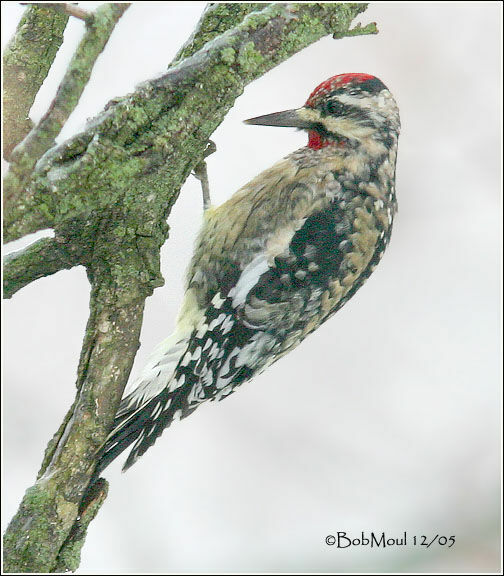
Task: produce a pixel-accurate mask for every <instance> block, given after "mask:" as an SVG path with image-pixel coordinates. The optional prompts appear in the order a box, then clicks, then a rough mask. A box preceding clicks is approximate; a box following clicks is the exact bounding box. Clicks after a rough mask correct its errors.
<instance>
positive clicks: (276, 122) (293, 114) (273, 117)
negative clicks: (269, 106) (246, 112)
mask: <svg viewBox="0 0 504 576" xmlns="http://www.w3.org/2000/svg"><path fill="white" fill-rule="evenodd" d="M305 110H306V109H305V108H298V109H297V110H284V111H283V112H274V113H273V114H265V115H264V116H257V117H256V118H249V119H248V120H244V122H245V124H256V125H258V126H284V127H292V128H311V127H312V126H313V121H308V119H307V118H303V116H304V114H303V112H304V111H305Z"/></svg>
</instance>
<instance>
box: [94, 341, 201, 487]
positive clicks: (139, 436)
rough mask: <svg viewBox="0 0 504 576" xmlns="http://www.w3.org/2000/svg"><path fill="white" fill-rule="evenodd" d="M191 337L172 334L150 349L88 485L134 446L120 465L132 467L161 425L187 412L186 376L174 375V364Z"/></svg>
mask: <svg viewBox="0 0 504 576" xmlns="http://www.w3.org/2000/svg"><path fill="white" fill-rule="evenodd" d="M189 341H190V339H189V338H187V337H185V338H176V337H172V338H169V339H168V340H165V341H164V342H163V343H162V344H160V345H159V346H158V347H157V348H156V350H155V351H154V352H153V354H152V356H151V358H150V360H149V362H148V364H147V366H146V368H145V369H144V371H143V372H142V375H141V376H140V378H139V379H138V380H136V381H135V382H134V384H133V390H132V391H131V392H130V393H129V394H127V395H126V396H125V397H124V398H123V399H122V401H121V404H120V406H119V409H118V411H117V414H116V417H115V421H114V427H113V429H112V432H111V433H110V434H109V436H108V437H107V439H106V441H105V442H104V444H103V445H102V446H101V448H100V450H99V455H100V456H99V461H98V464H97V466H96V469H95V472H94V475H93V479H92V481H91V483H90V484H92V483H93V481H95V480H96V479H98V477H99V475H100V474H101V472H103V470H104V469H105V468H106V467H107V466H108V465H109V464H110V463H111V462H112V461H113V460H114V459H115V458H116V457H117V456H119V454H121V453H122V452H123V451H124V450H126V449H127V448H128V447H129V446H131V445H133V448H132V450H131V451H130V453H129V455H128V458H127V459H126V462H125V464H124V466H123V471H124V470H126V469H128V468H129V467H130V466H132V465H133V464H134V463H135V461H136V460H137V459H138V458H139V457H140V456H141V455H142V454H144V452H145V451H146V450H147V449H148V448H149V447H150V446H152V444H154V442H155V441H156V439H157V438H158V437H159V436H160V435H161V432H162V431H163V429H164V428H166V427H168V426H169V425H170V424H171V422H172V421H173V420H174V419H176V418H177V417H180V416H182V413H184V416H185V415H187V414H188V412H187V410H186V409H185V407H186V406H185V405H186V403H185V398H186V396H187V392H188V387H187V386H186V385H185V384H186V382H185V380H186V378H185V377H184V378H180V377H177V366H178V364H179V362H180V359H181V358H182V357H183V356H184V354H185V352H186V350H187V347H188V344H189Z"/></svg>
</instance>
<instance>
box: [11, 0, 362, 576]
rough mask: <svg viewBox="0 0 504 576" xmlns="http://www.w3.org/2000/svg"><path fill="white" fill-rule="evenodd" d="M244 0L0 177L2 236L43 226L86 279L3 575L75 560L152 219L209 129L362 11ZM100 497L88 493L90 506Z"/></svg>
mask: <svg viewBox="0 0 504 576" xmlns="http://www.w3.org/2000/svg"><path fill="white" fill-rule="evenodd" d="M221 6H222V8H221ZM253 6H257V5H252V4H250V5H247V6H246V7H245V8H234V5H218V6H217V7H216V8H214V9H213V10H214V11H215V13H217V12H218V14H219V18H221V19H222V22H221V23H220V24H219V31H220V30H226V31H225V32H222V33H221V32H216V33H213V32H212V31H211V29H210V27H209V28H208V30H207V27H206V26H207V23H209V22H210V20H209V19H210V17H211V16H212V14H215V13H212V11H211V10H210V9H209V10H207V12H205V14H204V16H203V18H202V21H201V22H200V24H201V27H200V28H199V29H198V31H197V32H196V34H195V35H194V37H193V38H192V39H191V41H190V42H189V43H188V44H187V45H186V46H185V48H184V50H183V51H182V52H181V53H180V55H179V58H183V59H182V60H180V59H179V60H177V61H176V65H174V66H173V67H171V68H170V69H169V70H168V71H167V72H166V73H165V74H163V75H162V76H160V77H159V78H156V79H154V80H151V81H149V82H146V83H144V84H143V85H142V86H140V87H139V88H138V89H137V90H136V91H135V92H134V93H133V94H130V95H128V96H126V97H124V98H120V99H118V100H115V101H113V102H111V103H110V104H109V105H108V106H107V107H106V109H105V110H104V112H102V113H101V114H100V115H98V116H97V117H96V118H95V119H94V120H93V121H92V122H91V123H90V124H89V125H88V126H87V128H86V129H85V131H83V132H82V133H81V134H78V135H77V136H75V137H74V138H71V139H70V140H68V141H67V142H65V143H63V144H61V145H60V146H57V147H54V148H52V149H50V150H48V151H47V152H45V154H44V155H43V156H42V157H41V158H40V160H39V161H38V162H37V164H36V166H35V168H34V170H33V172H32V173H31V174H30V175H29V176H28V177H26V175H25V174H23V170H24V168H23V166H24V167H25V168H26V166H30V162H27V163H24V162H21V163H20V164H19V165H18V167H19V175H18V174H16V172H15V171H13V172H12V174H14V176H13V177H11V178H10V179H9V180H8V182H6V186H7V183H8V185H9V187H10V189H9V193H10V194H11V195H12V196H13V197H15V198H17V199H19V200H20V201H22V203H23V206H24V209H23V211H21V210H19V209H18V208H19V207H16V206H14V205H12V204H11V205H10V209H17V212H15V213H14V214H13V213H11V214H8V215H7V216H8V218H6V228H5V238H6V239H7V240H13V239H15V238H18V237H20V236H22V235H24V234H26V233H28V232H33V231H36V230H37V229H39V226H42V225H45V226H50V227H53V228H54V229H55V233H56V237H62V238H65V240H66V242H68V244H69V245H71V246H73V247H76V248H75V250H76V254H80V256H79V257H76V260H79V261H82V263H84V265H85V266H86V268H87V271H88V277H89V279H90V281H91V286H92V291H91V302H90V318H89V321H88V326H87V329H86V335H85V339H84V344H83V349H82V353H81V358H80V362H79V369H78V378H77V389H78V393H77V397H76V400H75V403H74V405H73V406H72V408H71V410H70V412H69V413H68V415H67V417H66V418H65V421H64V423H63V424H62V426H61V427H60V429H59V431H58V432H57V433H56V435H55V437H54V438H53V440H52V441H51V442H50V444H49V446H48V449H47V451H46V454H45V457H44V462H43V464H42V469H41V471H40V475H39V478H38V480H37V482H36V484H35V485H34V486H33V487H31V488H29V489H28V491H27V492H26V494H25V497H24V499H23V501H22V503H21V506H20V509H19V511H18V513H17V514H16V516H15V517H14V518H13V520H12V522H11V524H10V525H9V527H8V529H7V531H6V534H5V539H4V554H5V566H4V568H5V570H6V571H18V572H25V571H42V572H43V571H52V570H56V569H58V570H61V569H75V567H76V566H77V565H78V557H77V556H78V554H79V550H80V546H81V545H82V542H83V538H84V534H85V528H86V525H87V524H86V522H87V521H88V520H84V519H81V520H79V519H78V515H79V506H80V503H81V499H82V497H83V494H84V493H85V490H86V487H87V484H88V482H89V480H90V478H91V476H92V474H93V470H94V466H95V458H96V450H97V448H98V447H99V446H100V445H101V444H102V442H103V441H104V439H105V438H106V436H107V434H108V432H109V430H110V427H111V425H112V422H113V419H114V415H115V412H116V409H117V406H118V404H119V401H120V398H121V396H122V392H123V389H124V386H125V385H126V382H127V380H128V375H129V371H130V369H131V366H132V363H133V359H134V357H135V353H136V350H137V347H138V345H139V333H140V328H141V324H142V316H143V307H144V302H145V299H146V297H147V296H148V295H150V294H151V293H152V291H153V289H154V288H155V287H156V286H159V285H161V284H162V277H161V274H160V270H159V258H160V248H161V246H162V245H163V243H164V241H165V239H166V237H167V234H168V227H167V224H166V218H167V217H168V215H169V213H170V210H171V207H172V205H173V204H174V202H175V201H176V199H177V197H178V194H179V191H180V188H181V186H182V184H183V183H184V181H185V180H186V178H187V176H188V175H189V174H190V173H191V171H192V170H193V169H194V168H195V166H196V165H197V164H198V163H199V162H200V161H201V160H202V159H203V157H204V155H205V151H206V148H207V143H208V140H209V138H210V136H211V134H212V133H213V131H214V130H215V129H216V128H217V126H218V125H219V124H220V123H221V122H222V120H223V119H224V117H225V115H226V113H227V112H228V111H229V109H230V108H231V107H232V106H233V104H234V101H235V99H236V98H237V97H238V96H239V95H240V94H241V93H242V92H243V89H244V87H245V86H246V85H247V84H248V83H249V82H251V81H252V80H254V79H255V78H258V77H260V76H261V75H263V74H264V73H265V72H267V71H268V70H270V69H271V68H273V67H274V66H276V65H277V64H278V63H280V62H282V61H283V60H285V59H287V58H288V57H289V56H291V55H292V54H294V53H296V52H297V51H299V50H301V49H302V48H304V47H305V46H308V45H309V44H311V43H313V42H315V41H316V40H318V39H319V38H321V37H322V36H325V35H327V34H340V35H345V33H346V32H348V30H349V29H350V25H351V22H352V20H353V19H354V18H355V16H356V15H357V14H359V13H360V12H362V11H363V10H364V9H365V5H363V4H334V3H326V4H312V3H303V4H273V5H265V7H264V8H263V9H262V10H260V11H253V9H252V7H253ZM244 14H247V16H246V17H243V16H244ZM240 18H243V20H240ZM203 42H204V43H203ZM201 43H203V45H202V46H201V47H200V48H199V50H197V51H196V52H194V51H195V50H196V49H197V48H198V47H199V46H200V44H201ZM188 54H191V55H190V56H187V57H184V56H185V55H188ZM29 170H30V168H29ZM29 170H28V171H29ZM35 214H40V215H42V216H41V217H39V216H35ZM90 238H91V239H92V241H90ZM20 257H21V256H20ZM33 268H34V269H36V266H33ZM103 498H104V494H103V496H100V494H98V495H97V496H96V498H92V499H91V504H90V506H91V508H92V509H93V510H94V512H93V514H94V513H95V512H96V510H97V508H98V507H99V505H100V502H101V501H102V500H103ZM91 508H89V507H88V509H91ZM86 510H87V509H86Z"/></svg>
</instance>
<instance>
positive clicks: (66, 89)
mask: <svg viewBox="0 0 504 576" xmlns="http://www.w3.org/2000/svg"><path fill="white" fill-rule="evenodd" d="M128 7H129V4H104V5H103V6H100V7H99V8H98V9H97V10H96V12H95V13H94V14H93V19H92V20H91V21H88V26H87V31H86V33H85V35H84V37H83V39H82V40H81V42H80V44H79V46H78V47H77V50H76V51H75V54H74V56H73V58H72V61H71V62H70V64H69V66H68V69H67V71H66V73H65V76H64V78H63V80H62V81H61V84H60V86H59V88H58V91H57V93H56V97H55V98H54V100H53V101H52V103H51V105H50V107H49V109H48V111H47V112H46V113H45V115H44V117H43V118H42V119H41V120H40V122H39V123H38V124H37V126H35V127H34V128H33V129H32V130H31V131H30V133H29V134H28V135H27V136H26V138H25V139H24V140H23V141H22V142H21V143H20V144H19V145H18V146H16V148H15V149H14V150H13V152H12V154H11V158H10V160H11V167H10V170H9V173H8V174H7V177H6V179H5V189H4V210H5V212H6V214H7V215H8V216H7V218H6V219H7V220H9V219H10V218H12V217H14V218H16V219H19V218H22V216H23V214H24V213H26V211H27V210H28V211H29V210H31V208H32V206H31V204H30V203H29V202H28V203H27V202H26V199H27V198H26V194H25V193H24V191H23V189H22V188H21V187H19V184H20V183H23V182H26V181H27V179H28V178H29V177H30V175H31V173H32V170H33V167H34V166H35V163H36V162H37V161H38V160H39V159H40V157H41V156H42V155H43V154H44V153H45V152H46V151H47V150H49V148H51V147H52V146H54V140H55V138H56V137H57V136H58V134H59V133H60V131H61V129H62V128H63V126H64V125H65V123H66V121H67V120H68V118H69V116H70V114H71V113H72V112H73V110H74V109H75V107H76V106H77V104H78V102H79V99H80V97H81V94H82V92H83V91H84V88H85V87H86V85H87V83H88V81H89V78H90V76H91V72H92V70H93V67H94V64H95V62H96V59H97V58H98V56H99V55H100V54H101V52H102V51H103V49H104V48H105V46H106V44H107V42H108V40H109V38H110V35H111V34H112V32H113V30H114V27H115V25H116V23H117V22H118V20H119V18H120V17H121V16H122V14H123V13H124V11H125V10H126V9H127V8H128ZM13 183H15V184H17V185H18V186H13V185H12V184H13Z"/></svg>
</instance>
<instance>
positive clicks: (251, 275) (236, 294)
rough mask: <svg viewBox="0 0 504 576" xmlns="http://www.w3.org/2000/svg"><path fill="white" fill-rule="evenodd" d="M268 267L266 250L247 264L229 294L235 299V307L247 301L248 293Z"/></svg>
mask: <svg viewBox="0 0 504 576" xmlns="http://www.w3.org/2000/svg"><path fill="white" fill-rule="evenodd" d="M268 269H269V263H268V255H267V254H265V253H264V252H263V253H262V254H259V255H258V256H256V257H255V258H254V259H253V260H252V261H251V262H250V263H249V264H248V265H247V266H245V268H244V269H243V272H242V273H241V275H240V278H239V279H238V282H237V283H236V286H234V287H233V288H232V289H231V290H230V291H229V296H230V298H232V299H233V307H235V308H236V307H237V306H240V305H242V304H243V303H244V302H245V299H246V298H247V294H248V293H249V292H250V291H251V290H252V288H253V287H254V286H255V285H256V284H257V281H258V280H259V278H260V277H261V276H262V275H263V274H264V273H265V272H266V271H267V270H268Z"/></svg>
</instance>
